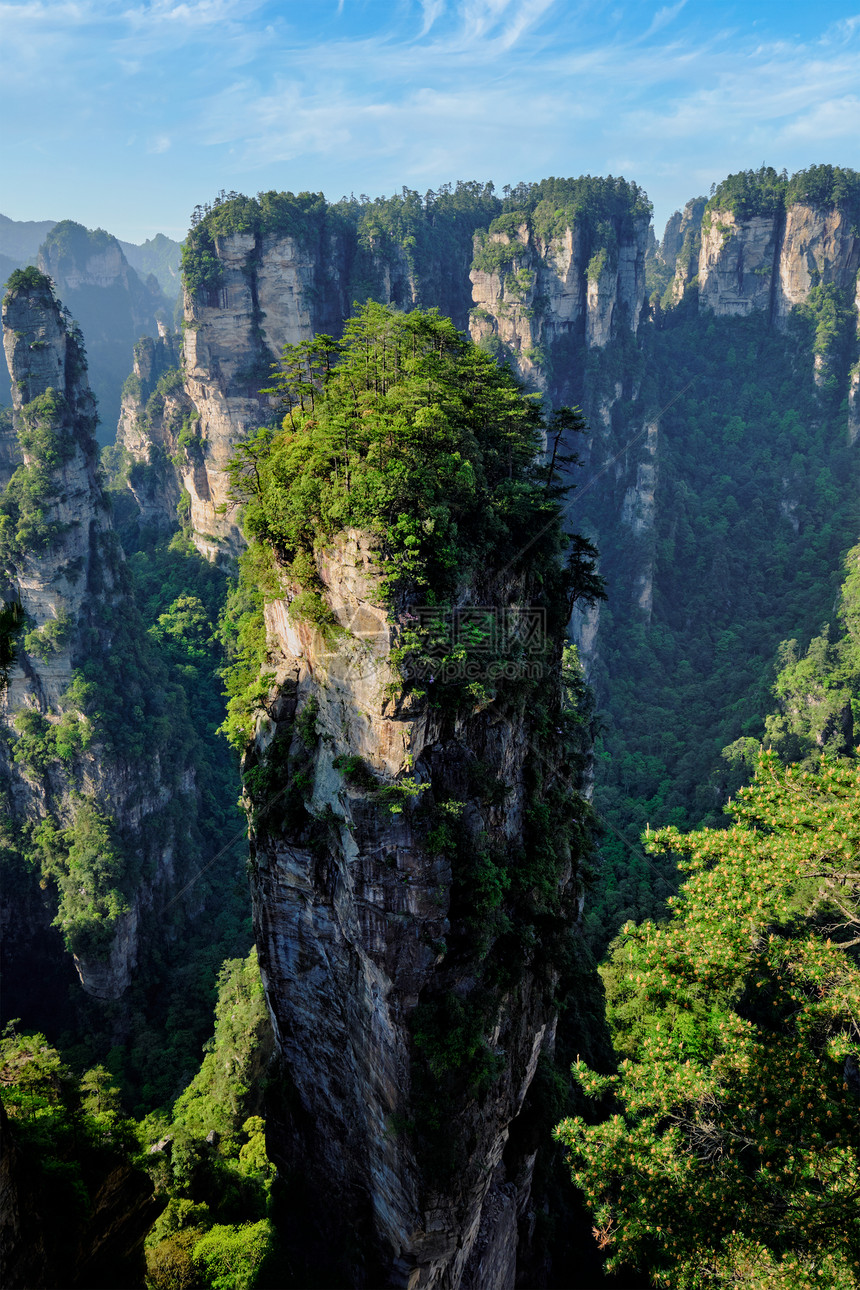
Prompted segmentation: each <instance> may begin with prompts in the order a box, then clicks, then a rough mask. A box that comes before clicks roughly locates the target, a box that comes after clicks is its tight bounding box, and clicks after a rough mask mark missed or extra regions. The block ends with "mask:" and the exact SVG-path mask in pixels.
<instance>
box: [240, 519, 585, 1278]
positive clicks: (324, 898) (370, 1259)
mask: <svg viewBox="0 0 860 1290" xmlns="http://www.w3.org/2000/svg"><path fill="white" fill-rule="evenodd" d="M319 572H320V575H321V579H322V583H323V586H324V588H325V596H326V600H327V602H328V603H329V605H330V606H331V608H332V610H333V612H334V615H335V617H336V619H337V621H338V623H339V624H340V625H341V626H342V627H343V628H346V629H348V633H347V634H344V635H342V636H341V637H339V638H338V640H337V642H336V643H335V644H334V645H330V644H327V643H326V641H325V640H324V638H323V637H322V636H321V635H320V633H319V632H317V631H316V630H314V629H313V628H311V627H310V626H308V625H307V624H304V623H301V622H298V621H293V619H291V617H290V613H289V594H287V595H286V596H285V597H284V599H282V600H277V601H274V602H273V603H271V604H269V605H268V607H267V609H266V627H267V638H268V642H269V662H268V664H267V666H269V667H271V668H272V669H273V670H274V672H275V684H274V687H273V690H272V692H271V696H270V702H269V704H268V706H267V711H266V713H265V714H261V716H260V720H259V724H258V733H257V736H256V739H255V741H254V744H253V746H252V749H251V751H250V753H249V756H248V759H247V765H248V766H250V765H255V766H258V767H261V768H265V767H266V766H271V765H278V766H281V767H286V765H287V764H289V765H290V767H291V774H292V776H293V777H294V779H293V782H295V776H296V775H299V774H301V775H302V776H303V778H304V781H305V783H306V785H307V792H306V804H305V806H304V808H303V809H302V808H301V806H300V807H299V814H300V815H302V814H303V815H304V819H305V822H306V824H307V822H308V821H309V820H310V821H313V828H312V831H311V834H312V835H311V836H310V837H309V836H308V829H307V827H305V828H304V829H303V828H302V826H301V824H300V823H299V825H298V826H297V825H296V823H295V820H294V817H295V810H296V807H295V805H293V806H292V807H291V806H290V805H289V804H288V802H285V801H284V800H283V791H281V792H278V793H277V794H276V795H275V796H274V797H272V798H271V800H267V798H266V796H265V795H263V794H260V795H258V796H257V797H256V798H254V799H252V801H251V803H250V806H251V811H252V819H253V820H254V822H255V827H254V831H253V836H252V846H251V855H252V870H253V877H252V890H253V897H254V912H255V926H256V933H257V945H258V952H259V957H260V966H261V971H262V976H263V981H264V983H265V988H266V995H267V999H268V1002H269V1006H270V1009H271V1011H272V1015H273V1022H274V1027H275V1034H276V1041H277V1045H278V1048H279V1051H280V1053H281V1054H282V1057H283V1059H284V1064H285V1068H286V1071H287V1072H288V1079H289V1084H290V1089H291V1092H290V1093H289V1095H288V1097H287V1098H286V1099H285V1101H284V1105H283V1109H282V1111H281V1120H280V1125H279V1126H278V1127H276V1128H270V1138H269V1149H270V1152H273V1153H274V1156H275V1158H276V1159H277V1160H278V1162H279V1164H280V1166H281V1167H282V1169H284V1170H285V1171H286V1173H287V1175H288V1176H289V1175H290V1174H292V1173H294V1172H295V1171H298V1172H299V1173H300V1175H301V1177H302V1187H303V1188H307V1189H309V1191H310V1194H311V1195H312V1196H314V1197H316V1196H318V1197H319V1198H320V1200H321V1199H322V1198H323V1197H325V1198H327V1205H326V1206H325V1207H324V1211H325V1212H326V1213H327V1214H328V1215H329V1219H328V1220H326V1221H325V1222H324V1224H323V1226H324V1227H326V1226H327V1228H328V1231H329V1233H330V1234H331V1236H332V1241H333V1248H335V1249H341V1250H343V1249H352V1250H357V1251H359V1253H357V1254H356V1257H355V1262H354V1264H353V1265H352V1266H351V1267H350V1268H349V1269H341V1275H342V1276H344V1277H345V1278H347V1279H348V1280H351V1282H352V1283H354V1284H356V1285H368V1286H373V1285H380V1284H386V1285H389V1284H390V1285H392V1286H402V1287H409V1288H410V1290H423V1288H424V1287H443V1286H444V1287H450V1288H452V1290H454V1288H456V1287H466V1286H469V1287H472V1286H474V1287H476V1288H477V1287H479V1286H480V1287H481V1288H482V1290H502V1287H505V1288H507V1287H513V1284H514V1273H515V1266H516V1247H517V1222H518V1219H519V1218H520V1217H522V1216H523V1215H524V1214H526V1213H527V1211H528V1206H529V1191H530V1184H531V1171H532V1167H533V1163H534V1151H533V1150H531V1151H529V1150H526V1149H525V1148H521V1147H520V1146H519V1145H518V1142H517V1132H516V1120H517V1116H518V1114H519V1112H520V1110H521V1108H522V1106H523V1101H524V1099H525V1096H526V1093H527V1091H528V1088H529V1085H530V1084H531V1081H532V1078H533V1076H534V1073H535V1069H536V1066H537V1061H538V1058H539V1056H540V1054H541V1052H542V1051H545V1050H551V1048H552V1044H553V1039H554V1032H555V1012H554V1009H553V1006H552V1002H551V993H552V992H551V990H548V989H547V985H548V981H547V978H546V976H545V975H544V974H543V973H542V971H541V969H540V967H539V956H535V960H534V962H533V963H532V965H531V967H526V969H525V970H524V971H523V973H522V975H521V977H520V979H519V980H518V981H517V983H516V985H514V984H513V983H512V986H511V988H510V991H504V990H503V991H502V992H501V994H500V1001H499V1006H498V1007H497V1008H496V1009H495V1010H494V1012H493V1017H492V1019H491V1021H490V1022H489V1023H488V1027H487V1029H488V1033H489V1035H490V1049H491V1051H492V1052H493V1053H495V1054H497V1056H498V1068H500V1069H497V1072H496V1073H495V1074H494V1075H493V1076H492V1078H491V1080H490V1082H489V1087H488V1088H484V1089H483V1090H482V1091H478V1090H468V1091H466V1092H465V1093H462V1092H461V1095H460V1098H459V1099H458V1100H457V1101H456V1102H455V1103H454V1104H452V1105H450V1106H446V1108H445V1110H444V1112H443V1124H442V1125H441V1126H439V1125H437V1131H438V1130H439V1128H440V1127H441V1132H442V1137H443V1139H444V1146H447V1147H450V1146H452V1145H453V1144H455V1143H459V1144H460V1147H459V1151H460V1154H459V1155H458V1157H457V1163H456V1170H455V1172H454V1173H453V1174H452V1173H451V1172H448V1173H447V1174H446V1175H445V1177H444V1179H442V1178H438V1177H437V1178H434V1177H433V1175H432V1171H431V1169H430V1168H429V1167H428V1156H429V1155H430V1154H432V1152H431V1151H428V1147H427V1143H426V1141H423V1138H422V1134H423V1131H424V1130H425V1129H426V1128H427V1126H426V1125H425V1124H424V1123H423V1120H424V1117H426V1116H428V1115H429V1114H430V1113H431V1112H432V1111H433V1109H434V1107H433V1100H432V1098H431V1101H430V1102H429V1103H427V1102H424V1101H422V1097H426V1096H427V1092H426V1090H424V1091H423V1092H422V1087H421V1086H420V1081H419V1079H418V1076H417V1075H416V1070H417V1066H418V1061H417V1057H416V1051H417V1050H416V1044H418V1045H420V1044H421V1043H422V1040H421V1038H420V1031H421V1026H422V1023H421V1021H420V1020H419V1017H420V1016H421V1008H422V1006H423V1009H424V1010H425V1011H426V1010H427V1008H428V1006H433V1005H434V1003H438V1002H439V1000H440V999H442V998H443V997H447V998H449V999H450V997H451V996H453V998H454V999H455V1000H459V1001H460V1006H461V1007H463V1008H464V1009H466V1008H468V1007H469V1006H470V1000H471V999H472V998H473V991H474V987H475V982H474V980H473V979H470V976H469V975H468V973H465V974H464V972H463V970H462V969H458V968H457V967H456V956H455V964H454V965H450V964H449V959H448V949H447V948H446V938H447V940H448V941H450V940H451V938H452V935H454V931H455V929H454V928H453V927H452V924H453V923H454V922H455V920H456V917H457V913H456V909H455V905H456V900H457V896H456V876H452V864H451V861H450V859H449V857H448V856H447V855H446V854H445V852H444V851H441V850H440V849H439V845H438V843H434V840H433V837H434V835H433V833H432V829H431V827H430V821H431V820H432V817H433V814H434V812H435V811H438V810H444V809H445V808H444V807H442V806H441V805H440V804H442V803H445V802H446V801H447V802H451V801H453V802H455V804H456V807H457V811H458V812H459V813H460V818H461V820H462V821H463V823H464V826H465V827H466V829H467V831H468V833H469V836H470V838H471V839H472V840H473V845H474V846H475V847H476V848H477V847H478V846H481V845H483V846H486V845H488V844H489V845H490V846H507V847H510V846H517V845H521V842H522V837H523V829H524V827H525V816H526V813H527V811H528V809H529V797H528V791H527V781H528V777H529V766H530V764H532V765H533V764H534V759H535V757H536V756H537V753H536V752H535V746H534V743H533V732H532V731H531V730H530V722H529V716H528V714H526V713H520V714H519V715H518V716H516V717H512V716H510V715H508V716H507V717H506V716H505V715H504V714H503V713H502V712H500V711H497V710H495V708H494V706H493V705H492V704H491V705H490V706H489V707H486V708H485V709H484V710H483V711H476V712H475V713H474V714H473V715H471V716H465V717H463V718H462V719H459V720H456V721H453V720H451V719H450V718H447V719H446V718H445V717H444V715H443V714H442V713H440V712H437V711H434V710H432V709H429V708H427V707H426V706H424V705H422V704H420V703H417V702H413V701H407V702H405V703H403V704H397V703H396V702H394V701H392V700H390V699H386V698H385V694H386V689H387V687H389V690H390V687H391V686H392V683H394V687H395V689H396V688H397V687H398V685H399V681H398V677H397V674H396V673H395V672H394V671H393V669H392V666H391V661H390V650H391V647H392V644H393V643H394V639H395V636H396V630H397V628H396V624H395V623H392V622H391V621H390V620H389V619H388V618H387V617H386V614H385V612H384V611H383V610H381V609H380V607H379V604H380V598H379V585H378V584H379V573H378V566H377V564H376V557H375V554H374V552H373V549H372V547H371V545H370V544H369V543H368V542H367V540H366V539H365V538H364V536H363V535H362V534H361V533H359V532H356V531H349V532H347V533H346V534H345V535H344V536H343V538H342V539H341V540H339V541H338V542H337V543H335V544H334V545H333V546H332V548H331V549H330V550H329V551H328V552H327V553H326V555H325V556H324V557H322V559H321V560H320V566H319ZM299 731H301V734H299ZM547 757H548V759H549V760H548V761H547V765H546V767H545V769H546V772H547V774H552V773H554V768H553V767H552V766H550V764H549V763H550V761H551V760H552V757H553V752H552V751H551V749H549V748H547ZM357 760H361V762H362V763H363V765H364V767H365V771H364V773H363V774H362V775H361V776H358V775H356V774H350V772H349V767H350V765H353V764H355V763H356V761H357ZM541 760H543V759H541ZM344 767H346V768H347V770H346V771H345V770H344ZM478 771H480V775H481V776H482V777H483V778H482V782H483V783H484V785H485V788H484V790H483V791H480V790H478V791H476V786H475V785H476V780H475V775H476V772H478ZM489 780H493V781H495V782H498V783H501V784H504V786H505V790H504V795H503V797H502V796H497V798H496V801H495V804H490V800H489V797H488V795H487V793H486V783H487V782H488V781H489ZM404 781H406V782H408V783H409V784H410V785H414V786H416V787H415V788H414V790H413V796H412V799H411V800H410V799H408V798H407V796H406V794H404V796H403V800H402V805H401V804H398V805H397V806H396V809H395V810H392V809H390V804H393V802H394V796H393V795H394V794H395V793H396V789H392V787H391V786H393V785H396V784H397V783H403V782H404ZM380 789H381V790H382V797H381V795H380ZM386 792H388V793H389V794H392V797H391V798H389V803H390V804H389V805H388V806H387V805H385V804H384V800H385V793H386ZM291 812H292V818H293V821H294V822H293V823H292V824H290V823H289V822H288V821H289V820H290V819H291ZM562 881H563V882H564V883H569V882H570V881H571V877H570V869H568V871H567V873H566V874H564V875H563V879H562ZM443 992H447V996H446V995H445V994H444V993H443ZM449 1006H450V1007H452V1008H453V1009H455V1011H452V1012H451V1016H450V1023H449V1024H450V1025H452V1026H453V1025H455V1024H456V1023H455V1022H454V1020H453V1018H454V1017H455V1016H456V1015H457V1012H456V1007H457V1004H456V1002H455V1003H453V1004H450V1003H449ZM464 1024H465V1022H464V1018H463V1016H461V1018H460V1025H461V1026H462V1025H464ZM423 1042H424V1044H429V1043H430V1039H429V1038H426V1037H425V1039H424V1040H423ZM435 1096H438V1093H437V1094H436V1095H435ZM435 1109H436V1114H438V1112H439V1109H440V1108H439V1107H438V1106H436V1108H435ZM271 1123H272V1122H271V1121H270V1126H271ZM437 1150H438V1145H437ZM443 1154H444V1150H443ZM320 1212H322V1211H320ZM356 1241H357V1242H358V1244H357V1245H356Z"/></svg>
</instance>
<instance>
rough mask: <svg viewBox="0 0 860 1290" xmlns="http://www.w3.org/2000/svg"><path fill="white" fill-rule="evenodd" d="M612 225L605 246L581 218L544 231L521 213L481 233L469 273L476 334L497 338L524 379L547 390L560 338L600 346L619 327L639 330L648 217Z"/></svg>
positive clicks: (478, 339) (494, 340)
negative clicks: (629, 225)
mask: <svg viewBox="0 0 860 1290" xmlns="http://www.w3.org/2000/svg"><path fill="white" fill-rule="evenodd" d="M614 232H615V236H614V238H613V239H612V240H611V241H610V243H609V244H608V245H604V246H601V245H596V244H595V242H594V238H593V236H591V235H590V234H589V231H588V229H587V227H585V226H583V225H580V224H579V223H577V222H572V223H571V224H570V225H569V226H568V227H567V228H565V229H563V230H562V231H561V232H559V233H558V234H556V235H554V236H551V237H543V236H541V235H540V234H539V233H536V232H535V231H534V229H533V227H532V225H531V222H530V221H529V220H527V219H524V220H523V222H522V223H521V224H519V225H518V226H517V227H516V228H513V229H509V230H506V231H503V230H498V231H493V230H491V231H490V232H489V233H487V234H481V235H479V236H478V237H477V238H476V245H475V261H474V263H473V267H472V270H471V273H470V277H471V280H472V295H473V299H474V301H475V308H474V309H473V310H472V314H471V320H470V324H469V329H470V333H471V336H472V339H473V340H474V341H476V342H477V343H479V344H481V343H483V344H487V343H490V344H493V343H499V342H500V343H501V344H502V345H503V346H504V348H505V350H506V351H507V353H508V354H509V355H510V356H511V357H512V359H513V361H514V362H515V364H516V366H517V369H518V370H519V372H520V374H521V375H522V377H523V379H524V380H526V381H527V382H528V383H530V384H532V385H534V386H536V387H537V388H539V389H542V390H546V389H547V386H548V376H547V366H548V363H549V362H550V355H551V352H552V350H553V347H554V346H555V345H556V344H557V343H558V342H559V341H561V342H571V341H572V342H574V343H576V342H579V343H584V344H585V346H586V348H588V349H595V348H603V347H605V346H606V345H607V344H608V343H609V341H610V339H611V338H612V337H613V336H615V335H617V333H618V332H619V331H621V330H626V331H629V332H632V333H633V334H635V333H636V330H637V328H638V326H639V319H640V316H641V313H642V308H643V305H644V303H645V250H646V246H647V240H648V221H647V219H644V218H643V219H640V220H636V221H635V222H634V225H633V229H632V232H628V231H627V230H626V229H625V228H624V227H623V226H621V225H620V226H619V227H618V228H617V229H615V230H614Z"/></svg>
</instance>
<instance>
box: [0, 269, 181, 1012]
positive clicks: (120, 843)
mask: <svg viewBox="0 0 860 1290" xmlns="http://www.w3.org/2000/svg"><path fill="white" fill-rule="evenodd" d="M3 328H4V347H5V350H6V357H7V361H8V365H9V371H10V375H11V377H12V390H13V399H14V409H13V419H14V433H15V434H16V435H17V443H18V449H17V452H18V455H19V458H20V462H21V464H20V465H19V466H18V468H17V469H16V471H15V472H14V474H13V475H12V476H11V478H10V479H9V481H8V483H7V485H6V488H5V489H4V491H3V494H2V496H0V558H2V595H3V600H4V602H5V604H6V605H7V606H17V607H18V609H17V611H16V612H17V613H18V614H19V615H20V622H19V627H18V630H17V632H15V633H13V638H14V639H13V650H14V654H15V660H16V661H15V663H14V665H13V666H12V667H11V668H10V669H9V672H8V685H6V686H5V693H4V695H3V714H2V736H3V737H2V746H0V757H2V791H3V797H4V816H5V819H4V825H3V828H4V852H3V863H4V878H5V880H4V901H5V905H6V908H5V910H4V915H3V918H4V924H5V926H6V927H7V929H8V935H7V936H6V938H5V943H4V954H5V956H6V963H7V967H8V968H9V976H7V982H6V984H7V999H6V1006H9V1004H10V1003H11V997H12V995H14V993H15V990H14V988H11V989H10V988H9V984H10V981H11V982H12V983H14V985H16V986H18V985H20V986H21V987H22V988H23V989H26V988H27V978H28V974H29V973H32V972H33V971H34V970H35V967H36V965H35V963H32V962H31V961H30V954H31V950H32V946H33V944H34V943H38V940H39V935H38V934H37V933H38V929H35V928H33V927H30V924H31V923H33V921H34V919H37V915H36V911H39V910H41V919H42V926H41V933H40V934H41V936H43V937H47V938H48V939H50V938H51V937H52V936H57V935H58V933H57V932H52V930H51V928H52V927H53V928H58V929H59V933H60V934H61V935H62V937H63V939H64V941H65V945H66V948H67V950H69V951H71V953H72V954H73V956H74V962H75V966H76V968H77V971H78V975H79V977H80V980H81V983H82V984H83V986H84V989H85V990H87V992H88V993H91V994H93V995H95V996H96V997H98V998H104V999H115V998H118V997H119V996H120V995H121V994H122V993H123V991H124V990H125V989H126V987H127V985H128V982H129V980H130V976H131V973H132V972H133V970H134V968H135V965H136V963H137V960H138V957H139V952H140V948H141V944H142V936H143V928H144V923H145V922H146V920H147V918H150V917H153V916H155V914H156V913H157V911H158V910H159V909H160V908H161V907H162V906H163V904H164V903H165V901H166V899H167V892H168V891H169V890H170V889H171V888H172V887H173V885H174V883H175V882H176V880H177V878H178V877H180V876H181V873H182V870H183V868H184V864H185V861H184V859H183V852H184V850H185V846H186V844H187V839H188V836H189V834H188V830H189V829H190V828H193V820H194V814H195V808H196V795H195V786H194V782H193V772H192V771H191V766H190V762H189V746H188V741H187V737H185V736H183V735H180V734H179V724H174V722H176V723H181V721H182V720H183V710H182V708H181V705H180V707H178V708H177V709H176V711H175V712H174V714H173V717H172V718H171V717H168V716H167V715H166V711H167V706H168V694H167V692H166V687H165V684H164V680H165V678H164V676H163V674H162V673H161V672H160V671H159V668H158V667H157V665H156V664H155V663H154V660H153V658H152V657H151V655H150V653H149V651H148V649H147V642H146V638H145V634H144V633H142V632H141V629H140V624H139V621H138V619H137V615H136V611H135V608H134V604H133V601H132V599H131V596H130V592H129V586H128V580H127V576H126V573H125V569H124V562H123V558H122V551H121V549H120V547H119V543H118V541H117V539H116V536H115V534H114V532H113V529H112V524H111V518H110V511H109V507H108V503H107V501H106V498H105V495H104V493H103V491H102V485H101V480H100V477H99V472H98V468H97V448H96V441H95V437H94V428H95V418H96V413H95V401H94V399H93V396H92V394H91V392H90V390H89V386H88V383H87V377H86V358H85V355H84V351H83V348H82V344H81V339H80V335H79V334H78V333H76V332H75V331H74V330H70V329H69V326H68V324H67V321H66V319H65V317H64V315H63V312H62V310H61V308H60V306H59V304H58V303H57V301H56V300H55V298H54V296H53V293H52V291H51V286H50V283H49V281H48V279H47V278H45V277H44V276H43V275H42V274H40V273H39V272H38V270H35V269H28V270H24V271H20V272H19V273H17V274H15V275H13V277H12V278H11V279H10V290H9V293H8V294H7V296H6V298H5V300H4V304H3ZM8 433H10V434H11V433H12V429H11V428H10V430H9V431H8ZM8 455H12V453H11V450H10V452H9V454H8ZM171 698H172V700H173V701H174V702H175V696H171ZM144 754H146V755H144ZM177 808H179V810H178V812H177ZM183 815H184V816H185V818H184V819H183V818H181V817H182V816H183ZM37 886H38V890H37V889H36V888H37ZM16 910H19V911H22V915H23V916H22V920H21V921H22V927H21V929H20V932H21V934H20V935H19V934H18V929H16V921H17V916H16ZM37 921H38V919H37ZM28 928H29V931H28Z"/></svg>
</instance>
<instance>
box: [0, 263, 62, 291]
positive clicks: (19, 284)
mask: <svg viewBox="0 0 860 1290" xmlns="http://www.w3.org/2000/svg"><path fill="white" fill-rule="evenodd" d="M19 291H46V292H48V293H51V291H52V289H51V279H50V278H49V277H47V276H46V275H45V274H44V273H42V272H41V271H40V270H39V269H37V268H36V266H35V264H28V265H27V267H26V268H24V269H14V270H13V272H12V273H10V274H9V277H8V280H7V282H6V292H7V295H10V296H15V295H17V294H18V292H19Z"/></svg>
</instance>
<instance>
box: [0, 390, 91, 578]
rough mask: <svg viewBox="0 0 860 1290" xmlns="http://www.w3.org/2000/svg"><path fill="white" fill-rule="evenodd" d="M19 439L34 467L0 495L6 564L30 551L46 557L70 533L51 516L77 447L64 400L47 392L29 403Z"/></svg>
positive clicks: (0, 541) (0, 546)
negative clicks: (65, 469) (63, 472)
mask: <svg viewBox="0 0 860 1290" xmlns="http://www.w3.org/2000/svg"><path fill="white" fill-rule="evenodd" d="M18 438H19V440H20V443H21V447H22V448H23V450H24V452H25V453H26V455H27V457H28V459H29V461H30V464H29V465H21V466H19V467H18V468H17V470H16V471H15V472H14V474H13V475H12V478H11V479H10V480H9V483H8V485H7V487H6V489H5V491H4V492H3V494H2V496H0V560H2V561H3V562H4V563H5V564H7V565H9V564H14V563H15V561H20V560H21V559H22V558H23V557H24V555H25V554H26V553H27V552H32V553H34V554H36V555H41V554H43V553H44V552H45V551H46V550H48V548H49V547H51V545H52V544H53V543H54V542H56V540H57V539H58V538H59V537H60V536H61V535H62V533H64V532H65V525H63V524H62V523H61V522H60V521H58V520H57V519H54V518H52V517H51V511H52V508H53V507H54V505H55V504H56V503H57V501H58V500H59V497H60V495H61V493H62V491H63V490H64V482H63V480H62V478H61V477H59V472H60V470H61V468H62V466H63V465H64V463H65V462H67V461H68V460H69V459H70V458H71V457H72V456H73V455H74V452H75V449H76V446H77V443H76V439H75V436H74V435H73V433H72V431H71V429H70V419H69V409H68V407H67V404H66V400H65V398H64V397H63V395H62V394H60V393H58V392H57V391H56V390H54V389H48V390H46V391H45V392H44V393H43V394H40V395H38V396H37V397H36V398H35V399H33V400H31V402H29V403H26V404H24V406H23V408H22V409H21V412H20V415H19V427H18Z"/></svg>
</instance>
